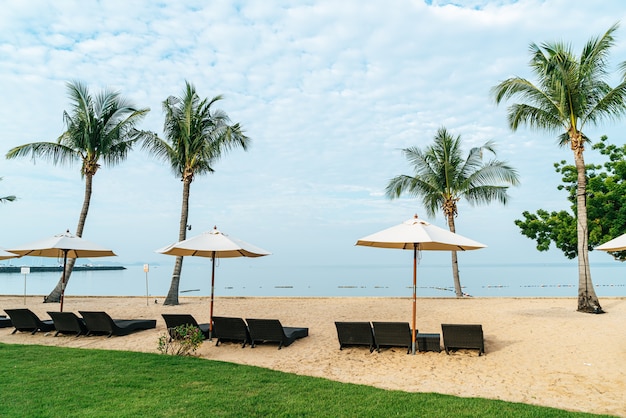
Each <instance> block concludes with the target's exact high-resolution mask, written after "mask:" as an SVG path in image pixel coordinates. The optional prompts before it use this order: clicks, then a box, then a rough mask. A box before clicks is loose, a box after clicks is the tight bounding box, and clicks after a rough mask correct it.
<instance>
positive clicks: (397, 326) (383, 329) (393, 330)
mask: <svg viewBox="0 0 626 418" xmlns="http://www.w3.org/2000/svg"><path fill="white" fill-rule="evenodd" d="M372 328H373V329H374V340H375V341H376V351H378V352H379V353H380V347H381V346H382V347H406V349H407V351H406V353H407V354H409V353H410V352H411V348H412V344H411V338H412V334H411V327H410V326H409V323H408V322H372ZM415 332H416V333H417V330H415Z"/></svg>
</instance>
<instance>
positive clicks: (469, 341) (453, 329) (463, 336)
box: [441, 324, 485, 356]
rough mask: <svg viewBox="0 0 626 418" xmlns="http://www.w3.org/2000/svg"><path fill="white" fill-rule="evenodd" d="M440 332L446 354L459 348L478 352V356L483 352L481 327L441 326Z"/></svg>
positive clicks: (469, 325) (463, 325)
mask: <svg viewBox="0 0 626 418" xmlns="http://www.w3.org/2000/svg"><path fill="white" fill-rule="evenodd" d="M441 331H442V333H443V348H444V349H445V350H446V354H450V350H452V351H454V350H457V349H459V348H465V349H474V350H478V355H479V356H480V355H482V354H483V353H484V352H485V341H484V338H483V327H482V325H473V324H441Z"/></svg>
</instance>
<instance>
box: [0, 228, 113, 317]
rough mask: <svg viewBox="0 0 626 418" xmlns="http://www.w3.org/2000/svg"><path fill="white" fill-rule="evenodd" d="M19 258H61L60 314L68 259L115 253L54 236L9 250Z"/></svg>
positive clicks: (76, 239)
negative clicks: (26, 256)
mask: <svg viewBox="0 0 626 418" xmlns="http://www.w3.org/2000/svg"><path fill="white" fill-rule="evenodd" d="M9 251H10V252H12V253H15V254H18V255H20V256H25V255H29V256H36V257H52V258H63V273H62V274H61V309H60V310H61V312H63V296H64V294H65V266H66V265H67V259H68V258H85V257H88V258H94V257H110V256H114V255H115V253H114V252H113V251H111V250H109V249H107V248H103V247H100V246H99V245H97V244H94V243H93V242H91V241H87V240H85V239H83V238H80V237H77V236H75V235H72V234H70V231H67V232H65V233H64V234H58V235H54V236H52V237H49V238H44V239H41V240H39V241H35V242H31V243H29V244H24V245H22V246H19V247H15V248H12V249H10V250H9Z"/></svg>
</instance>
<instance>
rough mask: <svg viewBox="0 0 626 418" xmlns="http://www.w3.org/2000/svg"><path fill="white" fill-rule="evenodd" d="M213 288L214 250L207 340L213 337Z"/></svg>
mask: <svg viewBox="0 0 626 418" xmlns="http://www.w3.org/2000/svg"><path fill="white" fill-rule="evenodd" d="M214 288H215V251H213V255H212V256H211V310H210V311H209V341H212V339H213V294H214V292H213V289H214Z"/></svg>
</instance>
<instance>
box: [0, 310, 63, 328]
mask: <svg viewBox="0 0 626 418" xmlns="http://www.w3.org/2000/svg"><path fill="white" fill-rule="evenodd" d="M4 311H5V312H6V313H7V315H9V318H11V322H12V323H13V326H14V327H15V329H14V330H13V332H12V333H11V334H15V333H16V332H17V331H29V332H30V333H31V334H35V333H36V332H37V331H42V332H47V331H52V330H54V323H53V322H52V320H51V319H44V320H43V321H42V320H41V319H39V317H38V316H37V315H35V313H34V312H33V311H31V310H30V309H26V308H21V309H5V310H4Z"/></svg>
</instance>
